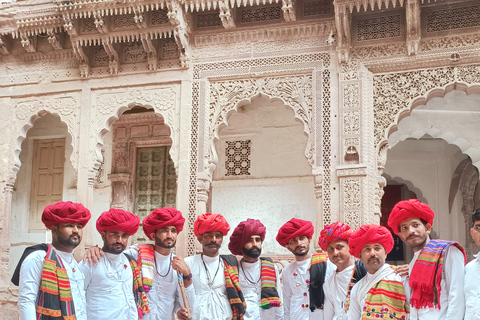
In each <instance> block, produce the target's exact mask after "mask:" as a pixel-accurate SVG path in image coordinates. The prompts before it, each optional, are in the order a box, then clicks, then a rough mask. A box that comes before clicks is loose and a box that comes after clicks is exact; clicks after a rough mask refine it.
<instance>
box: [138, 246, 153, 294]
mask: <svg viewBox="0 0 480 320" xmlns="http://www.w3.org/2000/svg"><path fill="white" fill-rule="evenodd" d="M154 254H155V253H154V251H153V245H151V244H139V245H138V269H140V270H141V271H140V273H141V275H142V283H143V288H144V289H145V292H147V293H148V292H149V291H150V289H151V288H152V285H153V275H154V273H155V256H154Z"/></svg>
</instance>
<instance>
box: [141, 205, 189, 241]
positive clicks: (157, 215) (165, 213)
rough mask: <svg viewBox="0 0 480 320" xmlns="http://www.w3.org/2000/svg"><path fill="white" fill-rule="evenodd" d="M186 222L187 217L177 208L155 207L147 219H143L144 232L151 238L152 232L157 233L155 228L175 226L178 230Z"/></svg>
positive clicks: (180, 229) (181, 228) (178, 230)
mask: <svg viewBox="0 0 480 320" xmlns="http://www.w3.org/2000/svg"><path fill="white" fill-rule="evenodd" d="M184 223H185V218H184V217H183V216H182V213H181V212H180V211H178V210H177V209H175V208H168V207H166V208H162V209H155V210H153V212H152V213H150V214H149V215H148V216H147V217H146V218H145V219H143V232H145V235H146V236H147V237H148V238H149V239H150V240H153V239H152V238H150V234H152V233H155V230H158V229H161V228H164V227H168V226H174V227H175V228H177V232H180V231H182V230H183V224H184Z"/></svg>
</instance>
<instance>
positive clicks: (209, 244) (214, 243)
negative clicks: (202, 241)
mask: <svg viewBox="0 0 480 320" xmlns="http://www.w3.org/2000/svg"><path fill="white" fill-rule="evenodd" d="M212 245H214V246H215V247H217V248H220V245H219V244H218V243H216V242H213V241H210V242H209V243H207V244H206V246H212Z"/></svg>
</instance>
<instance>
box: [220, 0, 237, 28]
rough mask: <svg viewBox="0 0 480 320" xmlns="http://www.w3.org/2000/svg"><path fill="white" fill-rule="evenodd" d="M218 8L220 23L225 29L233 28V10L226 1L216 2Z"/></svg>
mask: <svg viewBox="0 0 480 320" xmlns="http://www.w3.org/2000/svg"><path fill="white" fill-rule="evenodd" d="M218 8H219V9H220V20H222V25H223V27H224V28H225V29H233V28H235V19H234V16H235V15H234V13H235V12H234V10H233V8H230V7H229V6H228V2H225V3H224V2H220V3H219V4H218Z"/></svg>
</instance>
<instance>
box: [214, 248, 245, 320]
mask: <svg viewBox="0 0 480 320" xmlns="http://www.w3.org/2000/svg"><path fill="white" fill-rule="evenodd" d="M220 257H221V258H222V259H223V262H224V263H223V264H224V274H225V287H226V289H227V298H228V301H229V302H230V307H231V308H232V311H233V317H232V320H242V319H243V316H244V315H245V307H246V304H245V299H244V298H243V293H242V289H241V288H240V284H239V283H238V261H237V258H235V256H232V255H221V256H220Z"/></svg>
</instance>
